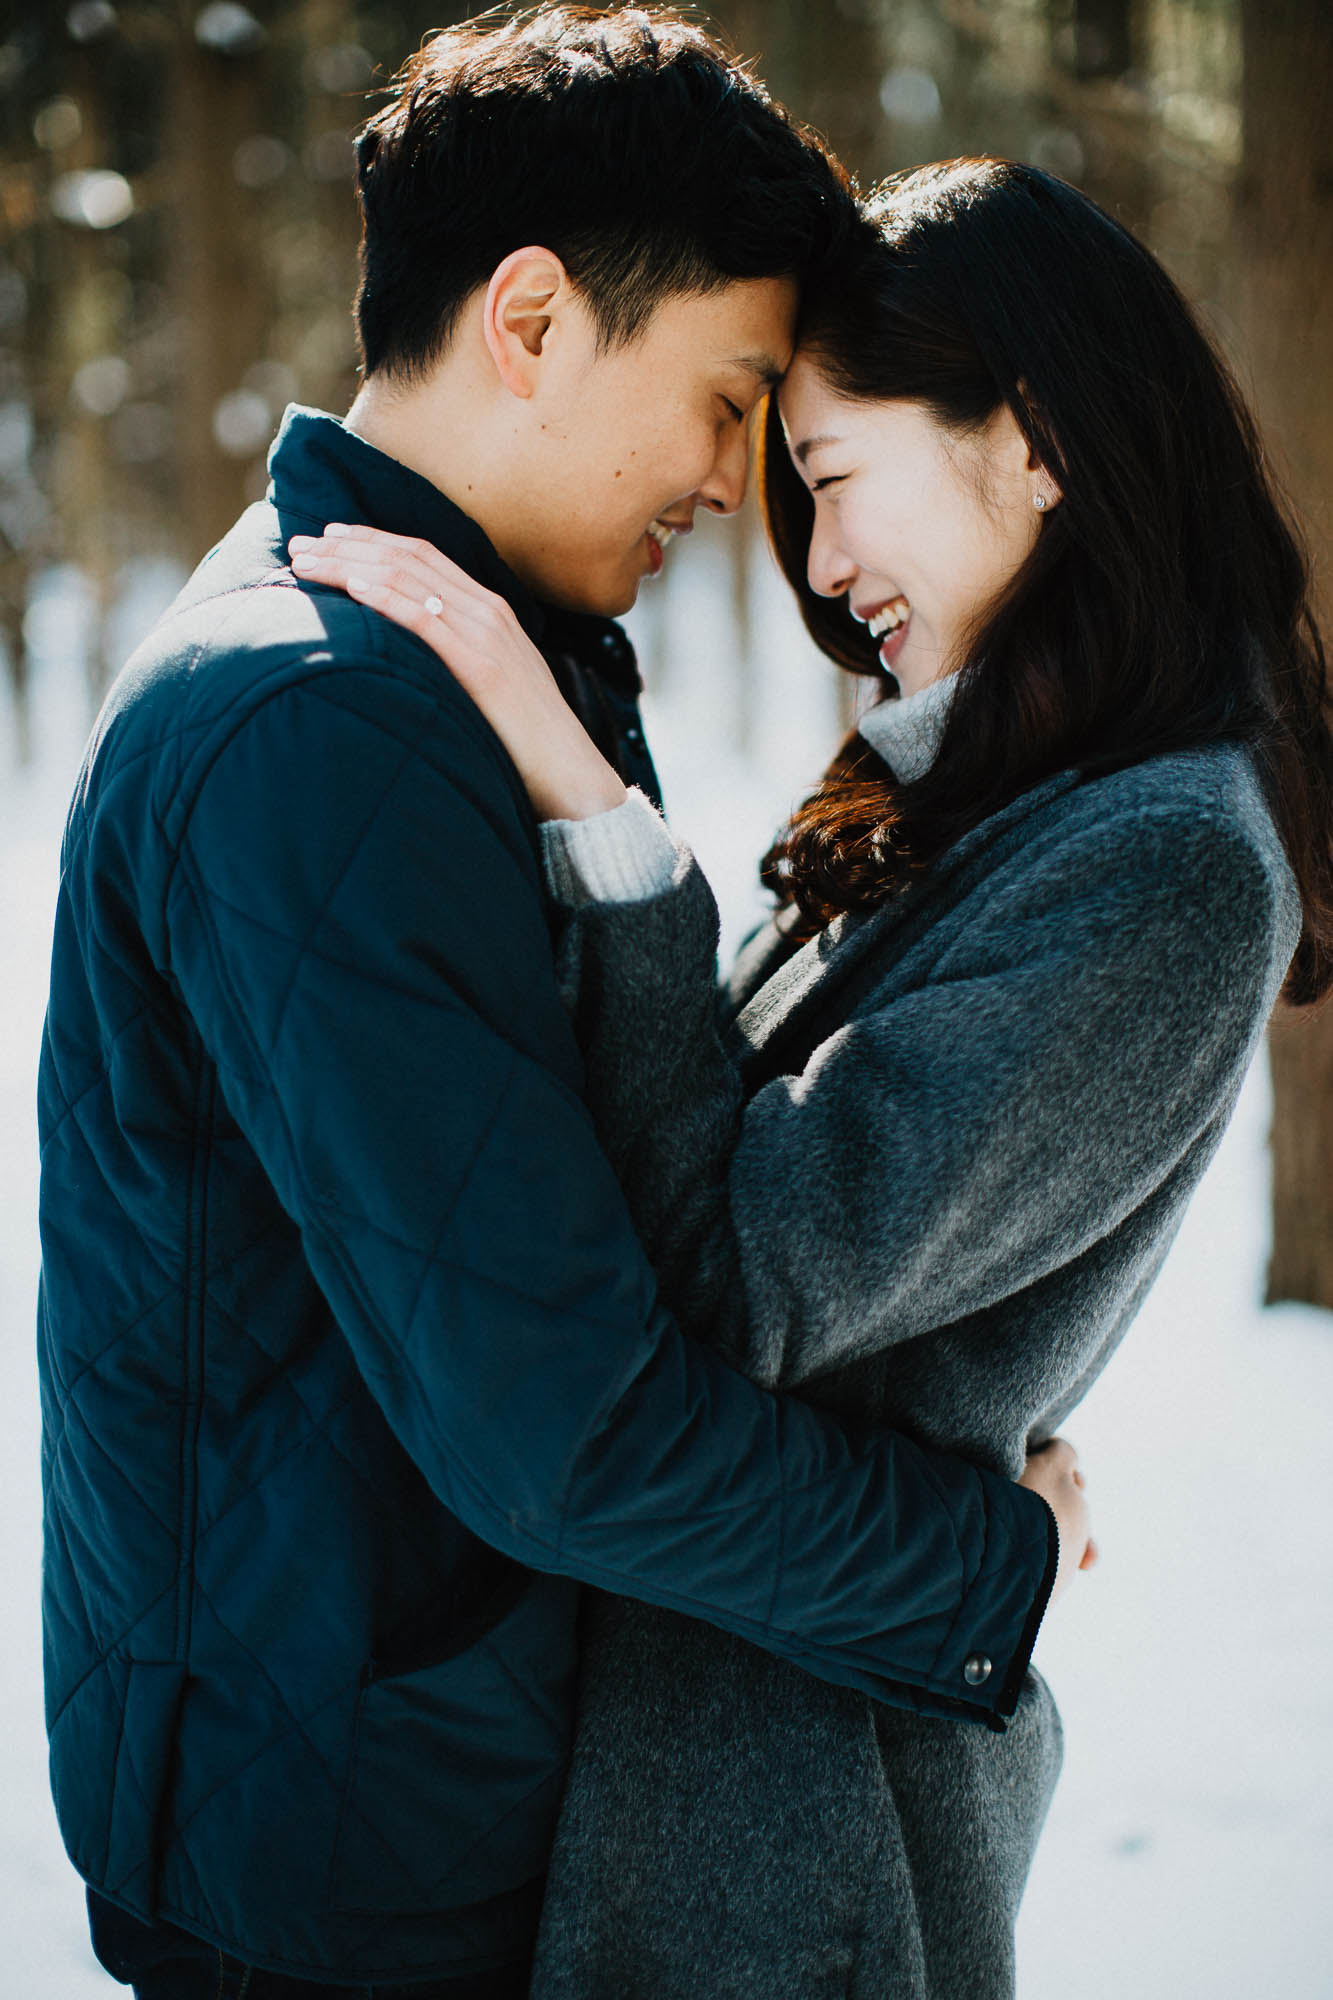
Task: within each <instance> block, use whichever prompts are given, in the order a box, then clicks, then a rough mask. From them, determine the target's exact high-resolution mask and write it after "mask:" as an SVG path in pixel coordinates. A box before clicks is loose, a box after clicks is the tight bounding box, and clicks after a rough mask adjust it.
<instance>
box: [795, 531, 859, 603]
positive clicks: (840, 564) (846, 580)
mask: <svg viewBox="0 0 1333 2000" xmlns="http://www.w3.org/2000/svg"><path fill="white" fill-rule="evenodd" d="M805 573H806V576H807V577H808V578H809V580H810V588H811V590H813V591H814V592H815V593H816V595H817V596H819V597H841V596H842V594H843V592H844V591H845V590H850V589H851V587H852V579H853V577H854V576H855V575H856V564H855V563H854V562H853V561H852V560H851V558H850V557H849V556H846V555H844V554H843V552H842V550H841V549H840V548H839V547H838V544H837V541H836V539H835V538H834V537H833V536H832V535H830V534H828V533H827V532H826V531H825V530H824V529H823V528H822V527H821V526H820V524H819V522H818V521H816V523H815V526H814V532H813V533H812V534H811V536H810V553H809V555H808V557H807V558H806V565H805Z"/></svg>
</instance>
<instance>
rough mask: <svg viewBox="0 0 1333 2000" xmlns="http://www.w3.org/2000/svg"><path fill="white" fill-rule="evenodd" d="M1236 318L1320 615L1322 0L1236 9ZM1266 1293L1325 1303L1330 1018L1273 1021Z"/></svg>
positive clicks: (1325, 50)
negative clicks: (1301, 531)
mask: <svg viewBox="0 0 1333 2000" xmlns="http://www.w3.org/2000/svg"><path fill="white" fill-rule="evenodd" d="M1242 28H1243V35H1244V64H1245V68H1244V85H1243V92H1242V111H1243V120H1244V159H1243V164H1242V169H1241V179H1240V183H1239V186H1238V189H1237V210H1236V221H1237V244H1236V248H1237V251H1238V256H1237V260H1236V279H1237V299H1238V315H1239V318H1240V323H1241V328H1242V332H1243V335H1244V338H1245V343H1246V346H1247V349H1248V352H1249V354H1250V356H1251V357H1252V359H1253V366H1254V378H1255V396H1256V400H1257V403H1258V407H1259V414H1260V418H1261V420H1262V422H1263V424H1264V428H1265V431H1266V433H1267V436H1268V438H1269V439H1270V441H1271V443H1272V444H1273V445H1274V446H1275V447H1276V454H1277V455H1278V456H1279V458H1280V459H1281V460H1282V461H1283V462H1284V463H1283V470H1284V471H1285V472H1286V474H1287V480H1288V483H1289V487H1290V491H1291V494H1292V498H1293V499H1294V500H1295V502H1296V505H1297V507H1298V508H1299V510H1300V511H1301V513H1302V515H1303V517H1304V520H1305V522H1306V525H1307V529H1308V532H1309V536H1310V541H1311V545H1312V549H1313V554H1314V559H1315V568H1316V573H1317V575H1318V576H1320V578H1321V579H1322V583H1323V594H1322V610H1323V613H1324V619H1325V629H1327V620H1328V615H1329V612H1330V610H1331V609H1333V593H1331V592H1330V589H1329V582H1328V580H1329V577H1330V574H1333V500H1331V498H1330V496H1331V495H1333V340H1330V337H1329V327H1330V324H1333V25H1330V19H1329V14H1328V5H1327V0H1242ZM1270 1046H1271V1050H1272V1062H1273V1087H1274V1100H1275V1103H1274V1125H1273V1163H1274V1217H1273V1221H1274V1235H1273V1256H1272V1262H1271V1264H1270V1266H1269V1272H1268V1298H1269V1300H1270V1301H1273V1300H1277V1299H1305V1300H1308V1301H1310V1302H1311V1303H1312V1304H1316V1305H1323V1306H1328V1307H1333V1010H1328V1009H1326V1010H1324V1011H1323V1012H1322V1013H1320V1014H1318V1015H1316V1016H1314V1017H1309V1016H1300V1015H1295V1014H1291V1013H1284V1012H1279V1015H1278V1017H1277V1018H1276V1020H1275V1021H1274V1024H1273V1029H1272V1034H1271V1042H1270Z"/></svg>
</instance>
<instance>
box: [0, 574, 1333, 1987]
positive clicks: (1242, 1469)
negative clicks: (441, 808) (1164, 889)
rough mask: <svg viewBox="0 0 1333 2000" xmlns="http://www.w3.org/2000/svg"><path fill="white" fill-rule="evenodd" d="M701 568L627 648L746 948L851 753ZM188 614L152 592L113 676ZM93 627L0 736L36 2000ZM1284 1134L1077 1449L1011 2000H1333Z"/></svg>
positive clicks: (9, 1588) (1311, 1440) (16, 1703)
mask: <svg viewBox="0 0 1333 2000" xmlns="http://www.w3.org/2000/svg"><path fill="white" fill-rule="evenodd" d="M698 540H699V544H700V546H698V547H697V548H695V549H692V550H691V551H690V552H689V556H690V562H691V571H690V576H691V583H690V589H689V591H688V592H683V591H682V590H681V589H679V588H673V589H672V590H671V591H669V592H667V593H664V594H663V595H662V596H661V597H660V598H659V599H657V600H654V601H652V602H651V603H650V604H649V605H648V606H647V607H645V610H644V611H643V612H642V613H641V614H638V615H636V621H635V622H636V626H637V630H638V636H639V637H640V640H641V642H642V644H643V648H644V652H645V656H646V658H647V660H648V663H649V666H650V669H655V672H654V681H655V684H659V686H660V692H659V693H658V694H657V695H656V697H655V698H654V700H653V701H652V702H651V703H650V705H649V726H650V732H651V735H652V740H653V743H654V746H655V749H656V750H657V753H658V759H659V764H660V766H661V770H662V776H663V780H664V784H665V787H666V791H667V795H668V800H669V803H670V804H671V806H672V810H673V818H674V819H675V820H676V822H677V824H678V825H679V826H680V828H681V830H682V831H684V832H685V833H686V834H687V836H688V837H689V838H691V839H692V840H693V841H694V843H695V845H696V847H697V848H698V850H699V852H700V855H701V857H702V859H703V860H704V863H705V866H706V867H707V868H708V870H709V873H710V875H711V876H712V878H713V879H714V881H715V882H716V883H717V884H718V886H719V889H720V892H721V895H722V900H723V902H724V905H725V913H726V917H727V932H728V937H729V938H730V939H731V940H732V941H734V940H735V939H736V937H737V936H738V935H739V934H740V932H741V930H742V929H743V928H744V926H745V922H746V919H747V916H748V914H749V912H750V911H751V910H752V909H754V908H756V907H757V905H756V902H755V897H754V892H753V890H752V888H751V886H750V882H751V876H752V864H753V858H754V856H756V855H757V854H758V853H759V851H760V850H761V848H762V847H763V845H764V844H765V843H766V841H767V839H768V838H769V836H770V835H771V833H772V831H773V828H774V826H775V825H776V824H777V822H778V820H779V819H780V817H781V816H782V813H783V811H784V809H785V808H786V806H787V805H788V804H789V803H790V802H791V800H792V799H793V798H794V797H795V796H796V794H797V792H798V791H799V790H800V788H801V787H802V786H803V785H804V784H805V783H807V782H808V780H809V779H810V778H811V777H813V776H814V775H815V774H816V773H817V771H818V769H819V767H820V765H821V764H822V762H823V761H824V760H825V758H826V756H827V754H828V751H829V748H830V747H831V744H832V742H833V740H834V737H835V735H836V728H837V723H836V713H835V698H834V693H833V684H832V681H831V678H830V673H829V670H828V669H827V668H825V667H824V666H823V665H822V663H820V662H818V661H817V660H815V659H813V658H812V656H811V655H810V654H809V652H808V650H807V649H806V648H805V647H804V646H803V645H801V644H800V643H799V642H798V641H797V640H796V638H795V637H794V635H793V632H792V620H791V615H790V613H789V611H788V610H787V607H786V605H785V604H784V603H783V601H782V599H781V598H780V597H779V596H778V595H777V594H776V593H773V592H772V591H770V590H769V589H768V588H767V587H766V586H765V585H763V584H757V585H756V588H755V590H754V592H753V593H752V601H751V604H750V606H749V612H750V634H749V646H748V648H747V650H748V652H749V656H750V657H751V658H752V659H755V660H759V661H762V663H763V665H762V679H761V680H760V681H759V682H758V683H757V688H756V693H757V699H755V700H754V701H753V704H752V712H751V713H750V715H749V717H748V724H747V725H746V727H745V730H744V731H742V728H741V725H740V724H739V723H738V706H739V707H741V708H742V709H743V707H744V701H743V697H742V695H741V694H740V693H738V687H739V683H738V681H737V677H736V674H735V672H734V670H733V667H734V647H735V646H736V645H737V644H739V643H740V639H741V634H740V633H739V632H734V631H733V630H732V629H731V627H730V626H729V624H728V617H729V615H730V614H729V612H728V610H727V607H728V606H729V605H731V604H732V603H733V595H732V579H731V573H730V568H729V565H727V563H726V561H725V556H724V547H723V544H722V543H721V542H720V541H716V542H712V541H710V539H709V537H708V536H707V535H701V536H700V537H699V538H698ZM673 560H674V557H673ZM168 582H169V579H168V578H167V577H165V576H164V575H162V574H155V573H152V572H150V571H145V572H144V573H143V574H142V575H141V576H140V577H139V579H138V582H137V585H136V588H135V590H134V591H133V592H132V593H131V594H130V597H129V598H128V600H127V602H126V604H125V606H124V609H123V628H124V633H125V640H126V644H128V643H129V640H130V638H131V637H132V635H133V633H134V630H135V628H136V626H139V625H142V623H143V622H144V621H145V618H146V617H147V616H150V615H151V610H152V608H153V606H154V605H155V602H156V601H157V600H158V599H159V598H160V597H161V594H162V592H163V590H164V589H165V588H166V587H167V585H168ZM82 620H83V614H82V610H81V598H80V595H79V592H78V588H77V580H76V579H74V578H72V577H70V576H68V575H63V576H61V575H53V576H52V577H50V578H49V579H48V581H47V585H46V587H45V589H44V591H43V594H42V596H41V598H40V599H39V600H38V602H37V603H36V604H35V605H34V609H33V612H32V613H31V614H30V628H29V629H30V637H31V638H32V640H33V642H34V645H35V648H36V658H35V662H34V687H33V697H32V705H31V735H32V742H33V752H34V754H33V758H32V761H31V762H30V764H29V765H28V766H27V767H25V768H22V769H20V768H18V767H17V766H16V764H15V762H14V753H13V747H12V744H13V728H12V717H10V716H8V715H5V716H4V718H3V727H0V773H3V776H2V777H0V992H3V995H4V1002H5V1018H4V1032H3V1034H0V1505H2V1507H3V1524H2V1526H0V1552H2V1555H3V1561H2V1564H0V1590H2V1591H3V1602H4V1603H5V1604H6V1605H7V1606H8V1607H10V1610H11V1615H12V1616H13V1619H14V1623H13V1625H12V1627H10V1637H9V1640H8V1642H7V1643H6V1645H5V1646H4V1647H3V1649H0V1724H2V1725H3V1726H0V1896H2V1897H3V1907H4V1909H5V1911H6V1913H7V1920H6V1926H5V1930H6V1936H5V1952H4V1974H3V1983H4V1988H5V1991H6V1992H7V1993H11V1992H12V1993H13V1994H14V1995H15V2000H18V1996H20V1995H21V1996H22V2000H94V1997H95V1996H96V1995H99V1994H100V1995H104V1996H105V1995H108V1994H110V1993H112V1992H113V1991H114V1990H115V1989H114V1987H113V1986H112V1984H111V1982H110V1981H109V1980H107V1979H106V1978H105V1977H104V1975H103V1974H102V1973H101V1972H100V1970H99V1969H98V1967H97V1966H96V1964H95V1962H94V1961H93V1959H92V1957H91V1955H90V1953H89V1950H88V1947H87V1943H86V1935H85V1929H84V1924H83V1916H82V1902H81V1895H80V1888H79V1884H78V1882H77V1880H76V1878H75V1876H74V1874H73V1872H72V1870H71V1869H70V1867H69V1865H68V1863H67V1861H66V1860H65V1857H64V1854H63V1851H62V1849H61V1845H60V1840H59V1836H58V1834H57V1832H56V1828H55V1822H54V1818H53V1815H52V1811H51V1806H50V1803H49V1799H48V1795H47V1789H46V1768H45V1745H44V1741H43V1735H42V1722H41V1685H40V1683H41V1669H40V1649H39V1631H38V1615H37V1597H38V1571H39V1512H40V1509H39V1491H38V1485H39V1481H38V1458H37V1452H38V1415H37V1390H36V1370H35V1362H34V1356H33V1331H32V1329H33V1301H34V1293H35V1286H36V1268H37V1247H36V1230H35V1165H36V1139H35V1129H34V1125H35V1121H34V1114H33V1072H34V1065H35V1057H36V1050H37V1042H38V1036H39V1033H40V1024H41V1014H42V1007H43V1002H44V992H45V981H46V961H47V951H48V940H49V925H50V910H51V903H52V898H53V895H54V889H55V875H56V859H57V849H58V845H59V837H60V830H61V825H62V821H63V816H64V809H65V802H66V798H67V795H68V792H69V789H70V785H71V782H72V779H73V775H74V772H75V769H76V767H77V762H78V755H79V749H80V745H81V742H82V738H83V735H84V731H85V724H86V715H85V711H84V708H83V703H82V699H81V678H80V674H79V672H78V670H77V661H78V658H79V656H80V653H81V650H82V645H83V622H82ZM741 721H742V722H744V721H745V718H744V716H742V718H741ZM742 733H746V734H748V741H747V744H746V752H745V754H744V755H742V754H741V752H740V751H739V750H738V749H737V748H736V747H735V744H736V740H737V737H738V735H740V734H742ZM1268 1117H1269V1099H1268V1089H1267V1082H1266V1077H1265V1075H1264V1074H1263V1072H1262V1070H1259V1071H1256V1073H1255V1074H1254V1076H1253V1077H1252V1078H1251V1081H1250V1084H1249V1085H1248V1087H1247V1089H1246V1092H1245V1095H1244V1097H1243V1099H1242V1102H1241V1106H1240V1109H1239V1111H1238V1113H1237V1116H1236V1119H1235V1122H1234V1124H1233V1126H1232V1128H1231V1131H1230V1133H1229V1135H1228V1137H1227V1140H1226V1142H1225V1144H1224V1146H1223V1149H1222V1151H1221V1153H1220V1154H1219V1156H1218V1159H1217V1161H1216V1162H1215V1164H1214V1166H1213V1169H1212V1171H1211V1172H1210V1174H1209V1176H1208V1178H1207V1180H1206V1181H1205V1183H1204V1185H1203V1187H1202V1189H1201V1190H1200V1192H1199V1195H1198V1197H1197V1199H1196V1201H1195V1204H1194V1207H1193V1209H1192V1210H1191V1212H1190V1214H1189V1216H1188V1218H1187V1221H1186V1225H1185V1228H1184V1230H1183V1232H1182V1234H1181V1237H1180V1239H1179V1242H1178V1243H1177V1245H1176V1247H1175V1249H1174V1251H1173V1253H1172V1256H1171V1258H1170V1260H1169V1262H1168V1265H1167V1267H1166V1270H1165V1271H1164V1273H1163V1275H1162V1277H1161V1279H1160V1281H1159V1283H1158V1285H1157V1287H1156V1289H1155V1291H1154V1293H1153V1295H1152V1297H1151V1299H1150V1300H1149V1302H1148V1305H1147V1306H1146V1308H1145V1310H1144V1312H1143V1313H1142V1315H1141V1317H1140V1320H1139V1322H1138V1324H1137V1325H1136V1326H1135V1328H1134V1330H1133V1331H1132V1332H1131V1334H1130V1336H1129V1338H1128V1340H1127V1341H1126V1343H1125V1346H1124V1348H1123V1349H1122V1351H1121V1353H1120V1354H1119V1355H1118V1356H1117V1358H1116V1360H1115V1361H1114V1363H1113V1364H1112V1366H1111V1368H1110V1370H1109V1372H1108V1374H1107V1375H1106V1376H1105V1377H1104V1378H1103V1380H1102V1382H1101V1383H1099V1384H1098V1385H1097V1387H1096V1388H1095V1390H1094V1391H1093V1393H1092V1395H1091V1396H1090V1397H1089V1399H1088V1401H1087V1402H1086V1404H1085V1405H1084V1406H1083V1408H1082V1409H1081V1410H1080V1411H1079V1412H1078V1413H1077V1416H1076V1418H1075V1419H1073V1420H1071V1422H1070V1424H1069V1426H1068V1429H1069V1432H1070V1435H1071V1436H1072V1437H1073V1438H1074V1440H1075V1442H1076V1443H1077V1444H1078V1445H1079V1447H1080V1449H1081V1451H1082V1453H1083V1456H1084V1462H1085V1465H1086V1468H1087V1471H1088V1474H1089V1480H1090V1493H1091V1496H1092V1500H1093V1506H1094V1515H1095V1521H1096V1529H1097V1535H1098V1539H1099V1541H1100V1543H1101V1546H1102V1551H1103V1556H1102V1562H1101V1564H1100V1566H1099V1568H1098V1569H1097V1570H1096V1571H1095V1572H1094V1573H1093V1574H1091V1575H1090V1576H1087V1577H1082V1578H1080V1579H1078V1581H1077V1583H1076V1585H1075V1587H1074V1589H1073V1590H1072V1591H1071V1593H1070V1595H1069V1597H1068V1598H1066V1599H1065V1600H1064V1601H1062V1603H1061V1604H1060V1605H1059V1606H1058V1607H1057V1609H1056V1611H1055V1612H1054V1613H1053V1614H1052V1616H1051V1618H1050V1620H1049V1622H1048V1625H1047V1628H1046V1629H1045V1630H1044V1631H1043V1633H1042V1635H1041V1639H1040V1642H1039V1646H1038V1654H1037V1657H1038V1661H1039V1663H1040V1665H1041V1667H1042V1669H1043V1671H1044V1672H1045V1674H1046V1676H1047V1678H1048V1679H1049V1680H1050V1681H1051V1682H1052V1684H1053V1686H1054V1689H1055V1692H1056V1695H1057V1699H1058V1700H1059V1703H1060V1707H1061V1709H1062V1712H1063V1715H1064V1720H1065V1730H1066V1758H1065V1771H1064V1776H1063V1779H1062V1781H1061V1785H1060V1789H1059V1792H1058V1793H1057V1797H1056V1802H1055V1805H1054V1807H1053V1809H1052V1813H1051V1817H1050V1820H1049V1822H1048V1825H1047V1829H1046V1833H1045V1836H1044V1838H1043V1842H1042V1846H1041V1849H1040V1851H1039V1854H1038V1858H1037V1863H1036V1867H1035V1870H1034V1873H1033V1878H1032V1883H1031V1887H1030V1890H1029V1893H1028V1897H1027V1901H1026V1904H1025V1907H1024V1910H1023V1915H1022V1919H1021V1922H1020V1926H1019V1954H1020V1955H1019V1994H1020V2000H1130V1996H1133V2000H1269V1996H1272V2000H1333V1896H1331V1895H1330V1888H1331V1887H1333V1590H1331V1589H1330V1582H1331V1580H1333V1453H1331V1452H1330V1450H1329V1446H1328V1433H1329V1413H1330V1412H1333V1317H1331V1316H1329V1315H1327V1314H1320V1313H1316V1312H1313V1311H1306V1310H1301V1309H1295V1308H1284V1309H1281V1310H1278V1311H1262V1310H1261V1309H1260V1307H1259V1303H1258V1300H1259V1296H1260V1286H1261V1280H1262V1269H1263V1262H1264V1255H1265V1232H1266V1207H1267V1183H1266V1163H1265V1152H1264V1147H1265V1137H1266V1128H1267V1122H1268ZM700 2000H707V1996H706V1995H702V1994H701V1995H700ZM756 2000H762V1996H756ZM957 2000H966V1996H964V1995H959V1996H957Z"/></svg>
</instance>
